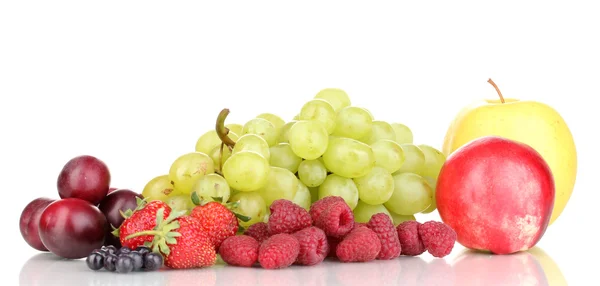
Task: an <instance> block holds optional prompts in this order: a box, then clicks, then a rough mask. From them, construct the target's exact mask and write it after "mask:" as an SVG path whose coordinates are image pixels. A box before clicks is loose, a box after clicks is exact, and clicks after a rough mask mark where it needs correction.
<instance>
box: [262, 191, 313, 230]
mask: <svg viewBox="0 0 600 286" xmlns="http://www.w3.org/2000/svg"><path fill="white" fill-rule="evenodd" d="M269 209H270V210H271V215H270V216H269V222H268V223H267V225H268V227H269V235H274V234H279V233H294V232H296V231H299V230H302V229H304V228H307V227H309V226H311V225H312V219H311V217H310V214H309V213H308V212H307V211H306V210H305V209H304V208H303V207H301V206H299V205H297V204H295V203H293V202H292V201H289V200H285V199H280V200H276V201H274V202H273V203H272V204H271V206H270V208H269Z"/></svg>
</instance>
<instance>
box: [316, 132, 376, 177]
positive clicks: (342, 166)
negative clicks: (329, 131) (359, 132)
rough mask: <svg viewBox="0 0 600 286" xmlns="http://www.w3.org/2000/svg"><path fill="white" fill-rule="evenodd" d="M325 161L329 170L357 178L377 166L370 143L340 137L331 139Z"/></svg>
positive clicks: (324, 156)
mask: <svg viewBox="0 0 600 286" xmlns="http://www.w3.org/2000/svg"><path fill="white" fill-rule="evenodd" d="M323 162H324V163H325V167H327V169H328V170H330V171H331V172H333V173H335V174H337V175H340V176H343V177H347V178H356V177H362V176H364V175H366V174H368V173H369V172H371V169H373V166H375V155H374V154H373V150H372V149H371V147H370V146H369V145H367V144H365V143H362V142H359V141H357V140H354V139H350V138H344V137H339V138H335V139H332V140H331V141H329V145H328V147H327V151H325V153H324V154H323Z"/></svg>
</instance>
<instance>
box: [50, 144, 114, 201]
mask: <svg viewBox="0 0 600 286" xmlns="http://www.w3.org/2000/svg"><path fill="white" fill-rule="evenodd" d="M110 179H111V176H110V171H109V170H108V167H107V166H106V164H105V163H104V162H103V161H101V160H100V159H98V158H96V157H93V156H89V155H82V156H78V157H75V158H73V159H71V160H69V161H68V162H67V163H66V164H65V165H64V166H63V168H62V170H61V171H60V173H59V175H58V180H57V188H58V194H59V196H60V198H61V199H65V198H78V199H82V200H86V201H88V202H90V203H92V204H93V205H98V204H99V203H100V201H101V200H102V199H104V197H106V194H108V189H109V187H110Z"/></svg>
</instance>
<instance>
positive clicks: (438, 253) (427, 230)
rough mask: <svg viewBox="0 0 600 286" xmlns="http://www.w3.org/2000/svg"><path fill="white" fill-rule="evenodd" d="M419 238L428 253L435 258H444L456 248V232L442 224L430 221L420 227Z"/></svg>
mask: <svg viewBox="0 0 600 286" xmlns="http://www.w3.org/2000/svg"><path fill="white" fill-rule="evenodd" d="M418 229H419V236H420V237H421V240H422V241H423V246H425V249H427V252H429V253H431V255H433V256H434V257H444V256H446V255H448V254H450V252H452V248H453V247H454V243H455V242H456V232H455V231H454V230H453V229H452V228H450V227H449V226H447V225H446V224H444V223H442V222H437V221H428V222H425V223H423V224H421V225H419V228H418Z"/></svg>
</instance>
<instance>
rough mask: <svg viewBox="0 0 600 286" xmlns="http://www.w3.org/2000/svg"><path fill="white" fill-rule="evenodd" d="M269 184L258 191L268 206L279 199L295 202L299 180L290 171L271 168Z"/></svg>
mask: <svg viewBox="0 0 600 286" xmlns="http://www.w3.org/2000/svg"><path fill="white" fill-rule="evenodd" d="M270 169H271V170H270V171H269V176H268V180H267V183H266V184H265V185H264V186H263V187H262V188H260V189H259V190H258V193H259V194H260V195H261V196H262V198H263V199H264V200H265V203H266V204H267V206H270V205H271V204H272V203H273V201H275V200H278V199H286V200H290V201H291V200H293V199H294V196H295V195H296V191H297V190H298V183H299V181H298V178H296V175H294V173H292V172H290V170H288V169H284V168H280V167H273V166H271V167H270Z"/></svg>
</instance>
